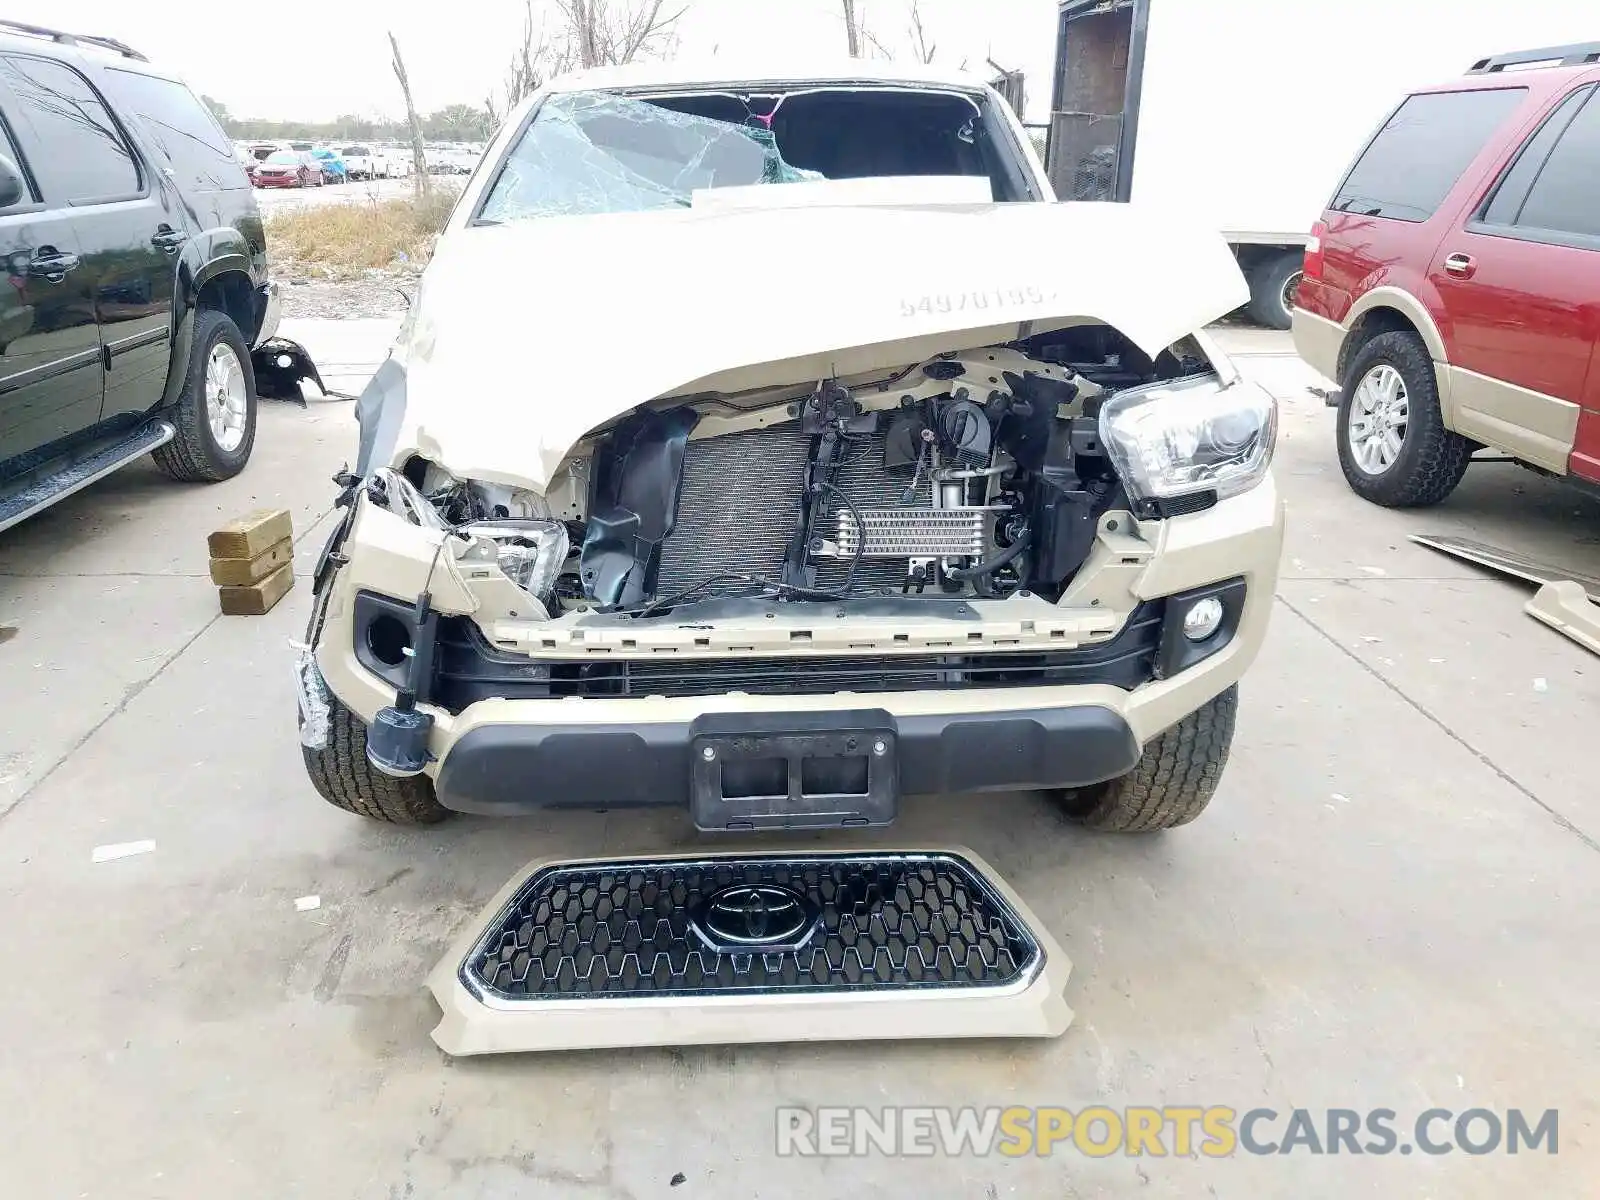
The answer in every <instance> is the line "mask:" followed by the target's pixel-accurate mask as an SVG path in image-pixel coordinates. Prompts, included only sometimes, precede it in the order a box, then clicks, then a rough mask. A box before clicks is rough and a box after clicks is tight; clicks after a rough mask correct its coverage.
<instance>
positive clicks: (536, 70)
mask: <svg viewBox="0 0 1600 1200" xmlns="http://www.w3.org/2000/svg"><path fill="white" fill-rule="evenodd" d="M573 57H574V55H573V47H572V46H571V44H570V43H569V42H568V41H567V40H552V39H551V37H550V32H549V30H548V29H547V28H546V27H545V23H544V21H543V20H537V21H536V20H535V19H534V12H533V0H523V16H522V39H521V41H520V42H519V43H518V45H517V48H516V50H515V51H514V52H513V53H512V55H511V63H510V65H509V66H507V67H506V77H505V80H504V82H503V83H502V84H501V92H502V96H501V97H500V98H498V99H497V98H496V96H495V94H494V92H493V91H491V92H490V93H489V95H488V97H487V98H486V99H485V100H484V103H483V107H484V109H485V110H487V112H488V114H489V123H490V124H491V125H499V123H500V121H501V119H502V118H503V117H504V116H505V115H506V114H507V113H509V112H510V111H511V110H512V109H513V108H515V107H516V106H517V103H518V102H519V101H520V100H521V99H522V98H523V97H524V96H527V95H529V94H531V93H533V92H536V91H538V90H539V89H540V88H541V87H543V86H544V82H545V80H547V79H549V78H550V77H551V76H553V75H559V74H561V73H562V72H563V71H566V70H568V69H569V68H570V67H571V66H572V63H573Z"/></svg>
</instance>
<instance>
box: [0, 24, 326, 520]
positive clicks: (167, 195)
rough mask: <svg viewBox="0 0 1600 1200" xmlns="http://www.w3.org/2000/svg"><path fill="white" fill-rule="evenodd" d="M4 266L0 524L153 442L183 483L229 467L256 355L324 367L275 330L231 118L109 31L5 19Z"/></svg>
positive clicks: (0, 49)
mask: <svg viewBox="0 0 1600 1200" xmlns="http://www.w3.org/2000/svg"><path fill="white" fill-rule="evenodd" d="M0 264H3V265H4V269H5V274H6V280H5V283H6V285H7V286H5V287H0V529H5V528H7V527H8V526H10V525H13V524H15V523H16V522H18V521H20V520H22V519H23V518H25V517H27V516H30V515H31V514H33V513H35V512H37V511H39V510H40V509H42V508H44V507H46V506H47V505H49V504H52V503H54V502H55V501H56V500H59V499H61V498H62V497H63V496H67V495H70V494H71V493H72V492H75V491H77V490H78V489H79V488H81V487H84V486H86V485H87V484H89V483H92V482H94V481H95V480H96V479H99V478H100V477H102V476H104V475H106V474H108V473H110V472H111V471H114V470H116V469H117V468H118V467H121V466H123V465H125V464H126V463H129V462H132V461H133V460H134V459H136V458H139V457H141V456H142V455H145V454H148V453H150V452H152V451H154V453H155V459H156V462H157V463H158V464H159V465H160V467H161V468H162V469H163V470H164V471H166V472H167V474H169V475H171V476H173V477H174V478H177V479H184V480H197V481H215V480H220V479H227V478H229V477H231V476H233V475H236V474H238V473H239V472H240V471H241V470H243V469H244V465H245V463H246V462H248V461H249V458H250V451H251V448H252V446H253V445H254V444H255V436H256V398H257V390H256V380H257V373H258V371H257V368H258V367H259V369H260V371H261V373H262V374H263V375H269V376H274V377H281V376H282V375H283V374H284V373H285V372H287V373H289V374H290V375H291V376H301V375H303V376H305V377H308V378H315V377H316V376H315V369H314V368H312V367H311V366H310V363H309V360H307V359H306V358H305V352H304V351H303V350H301V349H300V347H298V346H296V345H294V344H293V343H290V342H284V341H283V340H282V339H278V338H274V337H273V335H274V334H275V332H276V330H277V323H278V305H277V294H276V291H275V290H274V287H273V285H271V284H270V283H269V281H268V279H267V252H266V237H265V234H264V232H263V230H262V225H261V215H260V213H259V212H258V211H257V209H256V203H255V197H254V194H253V193H252V191H251V188H250V181H249V178H248V177H247V176H246V174H245V171H244V168H243V166H241V165H240V163H239V162H238V160H237V159H236V157H235V155H234V151H233V147H232V145H231V144H230V142H229V141H228V138H227V136H226V135H225V134H224V133H223V131H222V127H221V126H220V125H218V124H217V121H216V118H215V117H213V116H212V115H211V113H210V112H209V111H208V110H207V109H206V107H205V105H204V104H202V103H201V102H200V101H199V100H198V99H197V98H196V97H195V95H194V93H193V92H191V91H190V90H189V89H188V88H187V87H185V86H184V84H183V83H181V82H180V81H178V80H177V79H174V78H172V77H171V76H169V75H166V74H163V73H162V72H160V71H158V70H156V69H155V68H153V67H151V66H150V65H149V63H148V62H147V61H146V60H145V58H144V56H143V55H140V54H138V53H137V52H135V51H133V50H131V49H129V48H128V47H127V46H124V45H122V44H121V43H120V42H116V41H113V40H111V39H109V38H93V37H84V36H73V35H71V34H66V33H61V32H58V31H55V30H49V29H42V28H39V27H38V26H32V25H19V24H16V23H13V22H8V21H0ZM269 339H270V340H269ZM252 355H254V356H255V362H254V363H253V362H252Z"/></svg>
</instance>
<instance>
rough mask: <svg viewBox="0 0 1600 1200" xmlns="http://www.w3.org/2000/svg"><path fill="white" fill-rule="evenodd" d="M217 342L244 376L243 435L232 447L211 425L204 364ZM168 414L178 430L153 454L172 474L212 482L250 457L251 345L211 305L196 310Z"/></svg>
mask: <svg viewBox="0 0 1600 1200" xmlns="http://www.w3.org/2000/svg"><path fill="white" fill-rule="evenodd" d="M218 346H226V347H227V348H228V349H229V350H230V351H232V353H233V357H234V358H235V360H237V363H238V367H239V370H240V371H241V372H242V374H243V378H244V405H245V411H244V436H243V438H242V439H241V440H240V442H239V444H238V445H237V446H235V447H233V448H232V449H224V448H223V447H222V446H221V445H220V444H219V443H218V441H217V437H216V434H215V433H213V432H212V429H211V416H210V403H209V398H208V396H207V392H206V389H207V387H208V380H207V368H208V366H209V364H210V362H211V355H212V352H213V351H214V350H215V349H216V348H217V347H218ZM167 416H168V419H169V420H171V421H172V423H173V424H174V425H175V426H176V427H177V430H178V433H177V436H176V437H174V438H173V439H172V440H171V441H170V442H168V443H167V444H166V445H165V446H161V447H159V448H157V450H156V451H155V454H154V456H153V457H154V458H155V462H156V466H158V467H160V468H161V469H162V470H163V471H165V472H166V473H167V474H168V475H170V476H172V478H174V479H181V480H184V481H185V482H188V483H217V482H220V481H221V480H224V479H232V478H233V477H234V476H235V475H237V474H238V473H239V472H240V471H242V470H244V466H245V464H246V463H247V462H249V461H250V451H251V450H252V449H253V448H254V447H255V443H256V376H255V370H254V369H253V368H252V367H251V365H250V347H248V346H246V345H245V342H244V335H243V334H241V333H240V332H239V327H238V326H237V325H235V324H234V323H233V321H232V319H231V318H230V317H229V316H228V314H227V313H224V312H218V311H217V310H216V309H214V308H201V309H196V310H195V314H194V335H193V343H192V346H191V348H190V351H189V371H188V377H187V378H186V379H185V380H184V381H183V390H182V391H180V392H179V393H178V401H177V403H176V404H174V405H173V406H172V408H171V409H170V410H169V412H168V414H167Z"/></svg>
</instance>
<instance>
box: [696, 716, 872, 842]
mask: <svg viewBox="0 0 1600 1200" xmlns="http://www.w3.org/2000/svg"><path fill="white" fill-rule="evenodd" d="M895 742H896V730H895V724H894V719H893V718H892V717H890V716H889V714H888V713H886V712H884V711H883V710H882V709H860V710H852V711H847V712H819V713H710V714H707V715H705V716H703V717H700V718H699V719H698V720H696V721H695V722H694V724H693V725H692V726H691V727H690V731H689V752H690V768H689V770H690V780H689V807H690V813H691V815H692V816H693V818H694V823H695V826H696V828H699V829H702V830H706V831H709V832H723V831H728V830H758V829H836V828H840V827H842V826H867V825H887V824H889V823H890V822H892V821H893V820H894V819H895V816H896V814H897V813H898V811H899V805H900V770H899V766H898V764H897V760H896V755H895V750H896V745H895Z"/></svg>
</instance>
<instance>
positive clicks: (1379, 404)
mask: <svg viewBox="0 0 1600 1200" xmlns="http://www.w3.org/2000/svg"><path fill="white" fill-rule="evenodd" d="M1313 234H1314V236H1313V239H1312V242H1311V244H1310V246H1309V247H1308V248H1307V250H1306V259H1305V278H1304V281H1303V282H1302V283H1301V284H1300V290H1299V295H1298V298H1297V301H1296V308H1295V313H1294V341H1295V348H1296V349H1297V350H1298V351H1299V353H1300V356H1301V357H1302V358H1304V359H1305V360H1306V362H1308V363H1310V364H1311V365H1312V366H1313V367H1315V368H1316V369H1317V370H1318V371H1321V372H1322V373H1323V374H1324V375H1326V376H1328V377H1329V378H1330V379H1333V380H1336V381H1337V382H1338V384H1339V392H1338V394H1337V403H1338V407H1339V431H1338V441H1339V464H1340V466H1341V467H1343V468H1344V475H1345V478H1346V479H1347V480H1349V482H1350V486H1351V487H1352V488H1353V489H1354V490H1355V491H1356V493H1357V494H1359V495H1361V496H1363V497H1365V498H1366V499H1368V500H1371V501H1373V502H1375V503H1378V504H1383V505H1388V506H1391V507H1403V506H1415V505H1424V504H1435V503H1437V502H1438V501H1440V500H1443V499H1444V498H1445V497H1446V496H1448V495H1449V494H1450V492H1451V491H1452V490H1453V489H1454V488H1455V486H1456V484H1458V483H1459V482H1461V477H1462V475H1463V474H1464V473H1465V472H1466V469H1467V464H1468V462H1469V461H1470V459H1471V457H1472V454H1473V452H1474V451H1476V450H1479V449H1481V448H1483V447H1486V446H1488V447H1493V448H1494V449H1496V450H1498V451H1501V452H1503V453H1505V454H1508V455H1510V456H1512V457H1513V458H1515V459H1517V460H1518V461H1520V462H1522V463H1525V464H1527V465H1528V466H1531V467H1535V468H1537V469H1539V470H1542V471H1545V472H1548V473H1550V474H1554V475H1563V476H1569V477H1571V478H1573V479H1575V480H1579V481H1584V482H1588V483H1591V484H1600V43H1596V44H1594V45H1585V46H1567V47H1558V48H1554V49H1546V50H1533V51H1528V52H1526V53H1520V54H1509V55H1502V56H1499V57H1496V58H1488V59H1484V60H1483V61H1482V62H1479V63H1477V64H1476V65H1474V66H1473V68H1472V70H1471V71H1470V72H1469V74H1468V75H1467V76H1466V77H1465V78H1463V79H1460V80H1457V81H1455V82H1453V83H1449V84H1445V85H1443V86H1440V87H1435V88H1428V89H1426V90H1423V91H1420V92H1417V93H1415V94H1414V95H1411V96H1408V97H1407V98H1406V99H1405V101H1404V102H1403V103H1402V104H1401V105H1400V106H1399V107H1398V108H1397V109H1395V111H1394V113H1393V114H1392V115H1391V116H1390V117H1389V119H1388V121H1386V122H1385V123H1384V125H1383V127H1382V128H1381V129H1379V130H1378V132H1377V134H1376V136H1374V137H1373V139H1372V141H1371V142H1369V143H1368V144H1367V147H1366V149H1365V150H1363V151H1362V152H1361V155H1360V157H1359V158H1357V159H1356V162H1355V165H1354V166H1353V167H1351V168H1350V172H1349V174H1348V175H1346V176H1345V179H1344V182H1343V183H1342V184H1341V185H1340V186H1339V190H1338V192H1337V193H1336V194H1335V196H1334V198H1333V200H1332V202H1331V203H1330V205H1329V207H1328V211H1327V212H1326V213H1324V214H1323V218H1322V220H1321V221H1319V222H1318V223H1317V225H1316V227H1315V228H1314V230H1313ZM1330 402H1331V401H1330Z"/></svg>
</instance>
